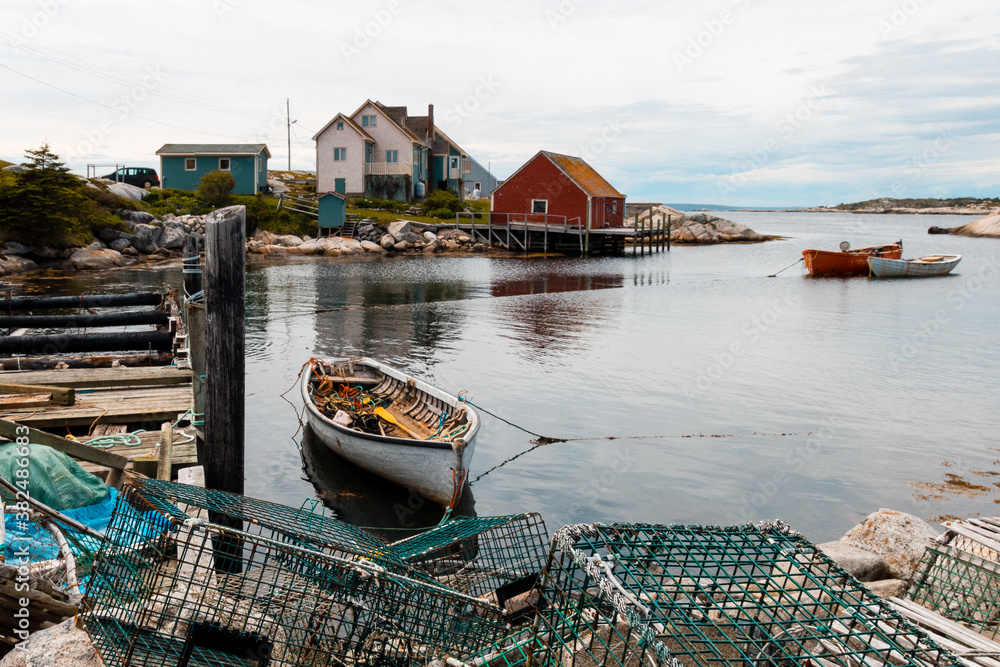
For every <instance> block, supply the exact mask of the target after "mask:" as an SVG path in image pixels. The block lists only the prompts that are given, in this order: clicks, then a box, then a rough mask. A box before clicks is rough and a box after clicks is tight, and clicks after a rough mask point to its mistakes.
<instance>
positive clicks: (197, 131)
mask: <svg viewBox="0 0 1000 667" xmlns="http://www.w3.org/2000/svg"><path fill="white" fill-rule="evenodd" d="M0 67H2V68H4V69H6V70H10V71H11V72H13V73H14V74H20V75H21V76H23V77H24V78H26V79H31V80H32V81H34V82H36V83H40V84H42V85H43V86H47V87H49V88H52V89H53V90H58V91H59V92H60V93H63V94H65V95H70V96H71V97H75V98H77V99H80V100H83V101H84V102H89V103H90V104H96V105H97V106H99V107H103V108H105V109H110V110H111V111H114V112H116V113H123V114H127V115H129V116H131V117H133V118H138V119H139V120H144V121H146V122H148V123H156V124H157V125H163V126H165V127H172V128H174V129H176V130H184V131H185V132H195V133H197V134H207V135H209V136H214V137H226V138H227V139H237V140H240V141H242V140H243V139H244V137H234V136H232V135H229V134H220V133H218V132H205V131H204V130H193V129H191V128H189V127H181V126H180V125H172V124H171V123H164V122H163V121H160V120H154V119H152V118H146V117H145V116H140V115H139V114H136V113H133V112H131V111H129V110H127V109H116V108H114V107H112V106H109V105H107V104H103V103H101V102H98V101H96V100H92V99H90V98H87V97H84V96H83V95H77V94H76V93H73V92H70V91H68V90H66V89H64V88H60V87H59V86H55V85H53V84H51V83H47V82H45V81H42V80H41V79H38V78H35V77H33V76H31V75H30V74H25V73H24V72H21V71H19V70H16V69H14V68H13V67H10V66H8V65H4V64H3V63H0Z"/></svg>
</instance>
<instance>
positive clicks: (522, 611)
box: [389, 514, 549, 618]
mask: <svg viewBox="0 0 1000 667" xmlns="http://www.w3.org/2000/svg"><path fill="white" fill-rule="evenodd" d="M389 549H390V551H391V552H392V553H393V555H395V556H398V557H399V558H400V559H401V560H403V561H405V562H406V563H407V564H409V565H412V566H413V567H415V568H417V569H419V570H421V571H422V572H424V573H426V574H427V575H429V576H431V577H433V578H434V579H435V580H436V581H438V582H440V583H441V584H442V585H444V586H447V587H448V588H451V589H453V590H456V591H458V592H459V593H463V594H465V595H471V596H473V597H481V598H485V599H487V600H488V601H490V602H492V603H494V604H496V605H497V606H499V607H500V608H501V609H503V610H504V612H505V613H506V614H507V617H508V618H515V617H516V618H523V617H524V616H527V615H528V614H530V613H531V612H533V611H534V606H533V605H532V602H533V601H534V600H532V599H531V592H532V591H533V590H534V589H535V587H536V585H537V582H538V578H539V575H540V573H541V571H542V568H543V567H545V560H546V557H547V556H548V551H549V544H548V533H547V532H546V530H545V522H544V521H542V517H541V516H540V515H539V514H519V515H514V516H500V517H454V518H453V519H452V520H451V521H449V522H448V523H445V524H442V525H440V526H437V527H435V528H432V529H431V530H428V531H426V532H423V533H420V534H419V535H414V536H413V537H409V538H407V539H405V540H400V541H399V542H394V543H393V544H391V545H390V546H389Z"/></svg>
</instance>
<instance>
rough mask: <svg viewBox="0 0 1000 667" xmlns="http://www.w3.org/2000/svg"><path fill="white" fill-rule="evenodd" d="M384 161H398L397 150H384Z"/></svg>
mask: <svg viewBox="0 0 1000 667" xmlns="http://www.w3.org/2000/svg"><path fill="white" fill-rule="evenodd" d="M385 161H386V162H399V151H386V152H385Z"/></svg>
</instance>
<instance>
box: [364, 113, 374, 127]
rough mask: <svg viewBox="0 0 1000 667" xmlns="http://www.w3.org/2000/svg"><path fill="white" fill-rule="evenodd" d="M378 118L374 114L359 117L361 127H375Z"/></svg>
mask: <svg viewBox="0 0 1000 667" xmlns="http://www.w3.org/2000/svg"><path fill="white" fill-rule="evenodd" d="M377 118H378V116H376V115H375V114H371V115H362V116H361V127H376V125H375V122H376V119H377Z"/></svg>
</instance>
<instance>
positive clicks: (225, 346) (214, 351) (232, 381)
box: [205, 206, 246, 494]
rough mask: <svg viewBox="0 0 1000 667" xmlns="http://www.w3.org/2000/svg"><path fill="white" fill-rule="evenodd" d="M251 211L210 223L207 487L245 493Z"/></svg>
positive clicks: (218, 216)
mask: <svg viewBox="0 0 1000 667" xmlns="http://www.w3.org/2000/svg"><path fill="white" fill-rule="evenodd" d="M245 219H246V209H245V208H244V207H243V206H228V207H226V208H222V209H219V210H216V211H213V212H212V213H211V214H210V215H209V216H208V217H207V218H206V219H205V315H206V317H205V379H206V383H205V485H206V487H207V488H209V489H218V490H221V491H229V492H231V493H239V494H242V493H243V472H244V461H243V455H244V424H243V422H244V417H245V413H246V407H245V398H244V396H245V379H246V378H245V358H244V353H245V348H246V343H245V340H244V336H245V329H246V325H245V311H246V302H245V289H246V288H245V273H246V239H245V237H246V231H245V229H246V227H245V225H246V223H245Z"/></svg>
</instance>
